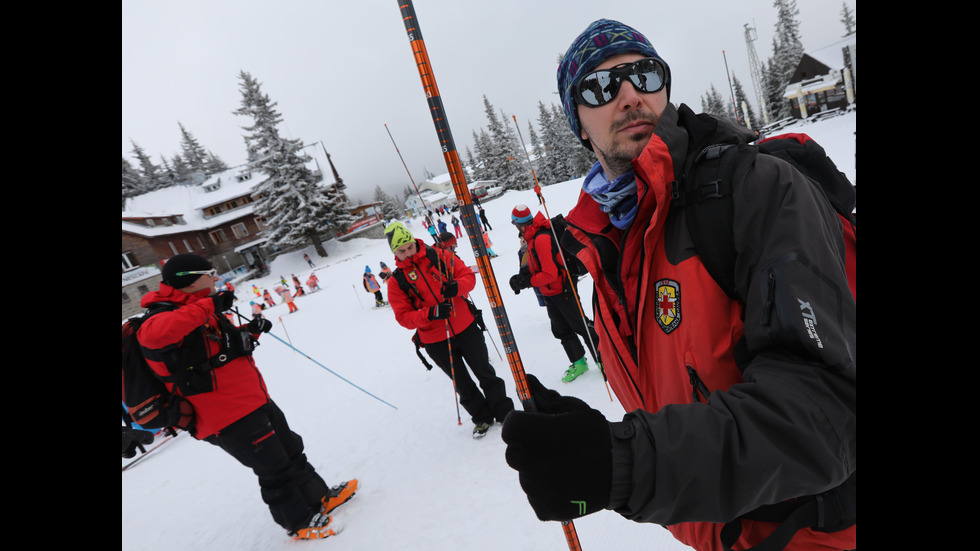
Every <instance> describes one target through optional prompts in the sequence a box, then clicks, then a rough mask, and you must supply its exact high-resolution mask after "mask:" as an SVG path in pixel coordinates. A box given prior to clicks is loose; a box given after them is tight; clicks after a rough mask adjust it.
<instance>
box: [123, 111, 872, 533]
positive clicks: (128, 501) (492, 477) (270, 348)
mask: <svg viewBox="0 0 980 551" xmlns="http://www.w3.org/2000/svg"><path fill="white" fill-rule="evenodd" d="M856 117H857V115H856V113H855V112H851V113H848V114H845V115H842V116H839V117H835V118H832V119H828V120H824V121H820V122H818V123H815V124H804V125H797V126H794V127H790V128H787V129H784V130H783V132H806V133H808V134H810V135H811V136H813V137H814V138H815V139H816V140H817V141H818V142H820V143H821V144H822V145H823V146H824V147H825V149H826V150H827V152H828V154H829V155H830V157H831V158H832V159H833V160H834V161H835V162H836V163H837V165H838V166H839V167H840V169H841V170H842V171H843V172H844V173H845V174H846V175H847V176H848V177H849V178H850V179H851V182H852V183H855V184H856V183H857V179H856V174H855V137H856ZM580 185H581V180H573V181H571V182H566V183H562V184H556V185H553V186H547V187H544V188H543V189H542V192H543V194H544V197H545V200H546V201H547V208H548V212H549V214H551V215H552V216H554V215H556V214H558V213H567V212H568V210H569V209H570V208H571V207H572V205H573V204H574V202H575V199H576V198H577V196H578V192H579V188H580ZM518 203H524V204H526V205H528V206H529V207H531V208H532V210H534V209H536V208H538V201H537V199H536V197H535V195H534V193H533V192H532V191H521V192H507V193H505V194H504V195H502V196H501V197H499V198H497V199H494V200H492V201H488V202H485V203H484V207H485V208H486V212H487V215H488V216H489V218H490V223H491V224H492V226H493V230H491V231H490V237H491V240H492V242H493V249H494V251H495V252H496V253H497V254H498V255H499V257H498V258H495V259H493V260H492V262H491V264H492V267H493V271H494V275H495V278H496V279H497V281H498V282H502V285H503V288H501V294H502V295H503V298H504V305H505V308H506V311H507V316H508V319H509V320H510V323H511V325H512V327H513V330H514V335H515V339H516V342H517V346H518V349H519V352H520V355H521V359H522V361H523V364H524V367H525V369H526V371H527V372H529V373H533V374H535V375H536V376H537V377H538V378H539V379H540V380H541V381H542V382H543V383H544V384H545V385H547V386H550V387H552V388H555V389H557V390H558V391H559V392H561V393H563V394H567V395H574V396H577V397H579V398H581V399H583V400H585V401H586V402H588V403H589V404H590V405H592V406H593V407H595V408H596V409H599V410H600V411H602V412H603V413H604V414H605V415H606V417H607V418H608V419H610V420H618V419H619V418H621V417H622V415H623V413H624V411H623V409H622V407H621V406H620V405H619V403H618V402H617V401H616V400H615V398H614V397H611V395H610V391H609V390H608V388H607V387H606V385H605V383H604V382H603V381H602V377H601V375H600V374H599V372H598V371H597V370H596V369H595V368H594V367H593V368H592V369H590V370H589V371H588V372H587V373H586V374H584V375H583V376H581V377H579V378H578V379H577V380H575V381H574V382H572V383H567V384H566V383H562V382H561V380H560V379H561V376H562V374H563V373H564V370H565V368H566V367H567V361H566V359H565V355H564V353H563V352H562V349H561V346H560V344H559V342H558V341H557V340H556V339H555V338H554V337H553V336H552V335H551V332H550V329H549V324H548V319H547V315H546V313H545V310H544V308H541V307H539V306H538V304H537V301H536V300H535V297H534V294H533V293H532V292H530V291H527V292H522V293H521V294H520V295H516V296H515V295H514V294H513V292H512V291H511V290H510V289H509V287H507V286H506V281H507V279H509V278H510V276H511V275H512V274H514V273H516V272H517V251H518V249H519V244H518V240H517V232H516V230H514V228H513V226H512V225H511V224H510V211H511V209H512V208H513V207H514V205H516V204H518ZM410 222H411V223H410V228H411V229H412V231H413V232H414V233H415V235H416V237H421V238H423V240H425V241H426V243H430V242H431V240H430V239H429V237H428V234H427V232H425V230H423V229H422V226H421V223H420V220H419V219H414V220H411V221H410ZM464 237H465V236H464ZM467 245H468V240H467V239H465V238H464V239H462V240H461V247H460V248H459V249H458V253H459V254H460V256H461V257H462V258H463V259H464V260H465V261H466V262H467V264H470V265H475V261H474V257H473V253H472V251H471V250H469V249H468V248H467ZM326 246H327V251H328V253H329V257H327V258H319V257H317V255H316V253H315V252H314V251H313V250H312V248H310V249H308V250H306V251H300V252H297V253H294V254H290V255H286V256H283V257H280V258H277V259H276V260H275V261H273V262H272V264H271V266H270V267H271V274H270V276H269V277H267V278H265V279H263V280H259V281H257V282H256V284H257V285H258V287H259V288H260V289H269V290H270V291H272V289H273V288H274V287H275V283H276V281H277V280H278V278H279V276H280V275H282V276H285V277H286V278H287V280H291V275H292V274H296V275H297V276H299V278H300V280H301V281H303V282H305V281H306V278H307V277H308V275H309V273H310V272H311V271H312V270H311V268H310V267H309V266H308V265H307V264H306V262H305V261H304V260H303V259H302V253H303V252H307V253H309V254H310V256H311V258H313V261H314V263H315V264H316V267H315V272H316V274H317V277H319V279H320V287H321V289H322V290H321V291H319V292H317V293H313V294H310V295H307V296H304V297H300V298H298V299H297V301H296V304H297V305H298V307H299V311H298V312H296V313H293V314H288V313H287V312H288V310H287V308H286V306H285V305H283V304H281V303H280V304H278V305H277V306H275V307H274V308H271V309H268V310H266V312H265V316H266V317H267V318H268V319H271V320H272V321H273V323H274V324H275V325H274V327H273V329H272V334H271V335H263V337H262V339H261V342H262V343H261V346H259V348H258V349H257V350H256V351H255V358H256V361H257V363H258V365H259V368H260V369H261V370H262V373H263V375H264V376H265V379H266V383H267V385H268V388H269V391H270V393H271V395H272V397H273V399H274V400H275V401H276V402H277V403H278V404H279V406H280V407H281V408H282V410H283V411H284V412H285V413H286V417H287V419H288V421H289V423H290V425H291V427H292V428H293V429H294V430H295V431H296V432H298V433H299V434H301V435H302V436H303V439H304V441H305V443H306V452H307V455H308V456H309V458H310V461H311V462H312V464H313V465H314V466H315V467H316V468H317V470H318V472H319V473H320V474H321V475H322V476H323V478H324V479H325V480H326V481H327V483H328V484H331V485H333V484H336V483H338V482H341V481H343V480H347V479H349V478H351V477H356V478H358V479H359V480H360V484H361V489H360V491H359V492H358V493H357V495H356V496H355V497H354V499H353V500H351V501H350V502H349V503H347V504H346V505H344V506H342V507H341V508H339V509H337V511H336V512H335V514H334V523H335V524H337V525H338V526H340V527H342V531H341V533H340V534H338V535H337V536H335V537H332V538H329V539H327V540H325V541H320V542H294V541H292V540H290V539H288V538H287V537H286V535H285V532H284V531H283V530H282V529H281V528H280V527H279V526H278V525H276V524H275V523H274V522H273V521H272V518H271V517H270V515H269V512H268V509H267V508H266V507H265V505H264V504H263V503H262V500H261V498H260V497H259V490H258V484H257V482H256V479H255V476H254V475H253V474H252V472H251V471H250V470H248V469H246V468H244V467H242V466H241V465H240V464H239V463H237V462H236V461H235V460H234V459H232V458H231V457H230V456H228V455H227V454H225V453H224V452H222V451H221V450H219V449H218V448H216V447H214V446H211V445H210V444H207V443H205V442H199V441H196V440H194V439H193V438H191V437H190V436H188V435H186V434H181V435H180V436H179V437H178V438H176V439H174V441H172V442H169V443H167V444H164V445H163V446H162V447H161V448H160V449H159V450H158V451H156V452H154V453H153V454H152V455H150V456H148V457H147V458H146V459H145V460H143V461H141V462H140V463H139V464H138V465H135V466H134V467H133V468H131V469H128V470H126V471H124V472H123V473H122V549H123V550H125V551H173V550H203V549H212V550H222V551H223V550H259V551H276V550H286V549H297V547H296V546H297V545H301V546H309V547H311V548H312V547H316V548H317V549H337V550H354V551H362V550H370V551H375V550H378V551H380V550H384V551H389V550H391V551H394V550H399V551H405V550H408V551H433V550H440V551H441V550H453V551H456V550H475V551H479V550H494V551H502V550H506V551H513V550H528V551H545V550H562V549H567V548H568V546H567V544H566V543H565V538H564V535H563V532H562V528H561V525H560V524H559V523H556V522H540V521H538V520H537V517H535V515H534V512H533V510H532V509H531V507H530V506H529V505H528V503H527V499H526V497H525V495H524V493H523V492H522V491H521V488H520V485H519V483H518V480H517V473H516V472H515V471H514V470H512V469H511V468H510V467H508V466H507V463H506V462H505V461H504V448H505V446H504V443H503V441H502V440H501V439H500V425H494V426H493V427H492V428H491V429H490V432H489V433H488V434H487V436H486V437H485V438H483V439H480V440H474V439H473V438H472V436H471V432H472V423H471V422H470V421H469V419H468V418H467V417H466V412H465V411H464V410H462V409H460V413H461V415H462V424H461V425H460V424H459V423H458V422H457V414H456V402H455V397H454V393H453V387H452V382H451V381H450V380H449V379H448V378H447V377H446V376H445V375H444V374H443V373H442V372H441V371H440V370H439V369H438V368H434V369H433V370H432V371H426V370H425V368H424V366H423V365H422V363H421V362H420V361H419V359H418V358H417V357H416V355H415V348H414V346H413V345H412V343H411V340H410V339H411V332H410V331H408V330H407V329H404V328H402V327H401V326H400V325H398V323H397V322H396V321H395V319H394V316H393V315H392V312H391V309H390V308H382V309H373V308H372V306H373V302H374V300H373V295H371V294H368V293H367V292H365V291H364V289H363V287H362V286H361V274H363V272H364V267H365V266H366V265H367V266H370V267H371V271H372V272H373V273H375V274H377V273H378V271H379V270H380V265H379V263H380V262H382V261H383V262H385V263H386V264H388V265H389V266H390V267H392V268H394V257H393V255H392V253H391V251H390V250H389V249H388V247H387V244H386V243H385V241H384V240H383V239H354V240H352V241H349V242H346V243H340V242H337V241H331V242H329V243H327V245H326ZM590 287H591V285H590V284H589V281H588V279H587V278H586V280H583V281H582V282H581V283H580V285H579V288H580V292H581V295H582V300H583V303H584V304H586V305H587V304H590V302H591V289H590ZM236 294H237V296H238V299H239V302H238V306H239V310H240V311H241V312H242V313H243V314H245V315H249V312H250V308H249V301H250V300H258V299H256V298H255V297H254V295H253V294H252V291H251V282H246V283H245V284H242V285H241V286H240V287H239V288H238V290H237V292H236ZM385 297H387V293H386V292H385ZM471 297H472V298H474V300H475V302H476V303H477V305H478V306H480V307H481V308H482V309H483V310H484V313H485V316H486V318H487V321H488V324H489V325H490V327H489V329H490V335H489V336H488V335H487V334H486V333H484V335H485V336H488V338H489V339H490V340H492V341H493V344H489V343H488V345H489V346H488V347H489V349H490V356H491V359H492V363H493V364H494V366H495V367H496V369H497V373H498V375H500V376H501V378H503V379H504V381H505V382H506V384H507V389H508V394H509V395H510V396H511V397H512V398H514V401H515V403H516V404H518V407H520V406H519V401H518V400H517V393H516V391H515V389H514V381H513V378H512V377H511V373H510V368H509V365H508V363H507V361H506V358H504V359H501V357H500V356H499V355H498V354H503V351H502V350H501V346H500V338H499V335H498V334H497V332H496V327H495V326H493V323H492V318H491V316H490V315H489V313H490V308H489V305H488V302H487V299H486V295H485V292H484V290H483V284H482V282H480V281H479V277H478V283H477V286H476V289H475V291H474V292H473V293H472V294H471ZM277 302H278V298H277ZM590 317H591V314H590ZM272 335H275V336H277V337H279V338H280V339H282V340H284V341H286V342H289V343H292V346H293V347H295V349H294V348H290V346H287V345H286V344H284V343H283V342H281V341H279V340H277V339H276V338H274V337H273V336H272ZM314 360H315V361H314ZM318 363H319V364H322V365H323V366H326V367H327V368H329V369H330V370H332V371H334V372H335V373H336V374H337V375H340V376H342V377H343V378H344V379H346V380H347V381H349V383H348V382H345V381H344V380H342V379H341V378H339V377H338V376H336V375H335V374H333V373H331V372H330V371H328V370H327V369H324V367H321V366H320V365H318ZM430 363H431V362H430ZM350 383H353V384H350ZM353 385H357V387H360V388H361V389H363V390H364V391H366V392H364V391H362V390H359V389H358V388H356V387H355V386H353ZM368 393H370V394H373V395H374V396H376V397H377V398H380V399H381V400H384V402H388V403H389V404H391V405H393V406H394V407H391V406H389V405H386V404H385V403H383V402H382V401H380V400H379V399H376V398H375V397H372V396H371V395H369V394H368ZM396 408H397V409H396ZM569 460H570V461H574V459H573V458H570V459H569ZM129 461H130V460H126V459H123V460H122V463H123V465H126V464H127V463H128V462H129ZM575 528H576V530H577V532H578V536H579V540H580V542H581V544H582V548H583V549H584V550H588V551H595V550H617V551H619V550H626V549H644V550H648V551H658V550H680V549H687V547H686V546H684V545H681V544H680V543H678V542H676V541H675V540H674V539H673V538H672V537H671V536H670V534H669V533H668V532H667V531H666V530H665V529H663V528H662V527H660V526H657V525H650V524H637V523H633V522H630V521H628V520H626V519H624V518H622V517H620V516H619V515H617V514H616V513H613V512H611V511H605V512H601V513H597V514H593V515H590V516H587V517H583V518H581V519H578V520H576V521H575Z"/></svg>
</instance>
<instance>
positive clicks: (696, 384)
mask: <svg viewBox="0 0 980 551" xmlns="http://www.w3.org/2000/svg"><path fill="white" fill-rule="evenodd" d="M685 367H687V375H688V377H690V380H691V388H692V390H691V398H693V399H694V401H695V402H700V401H701V399H700V398H699V397H698V394H699V393H700V394H701V396H704V399H705V401H707V399H708V395H709V394H711V391H710V390H708V385H706V384H704V381H702V380H701V376H700V375H698V372H697V371H696V370H695V369H694V368H693V367H691V366H690V365H687V366H685Z"/></svg>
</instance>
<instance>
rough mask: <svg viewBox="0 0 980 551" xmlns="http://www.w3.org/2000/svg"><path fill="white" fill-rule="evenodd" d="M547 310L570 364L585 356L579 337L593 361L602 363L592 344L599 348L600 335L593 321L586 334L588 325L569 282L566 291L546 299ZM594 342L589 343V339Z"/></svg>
mask: <svg viewBox="0 0 980 551" xmlns="http://www.w3.org/2000/svg"><path fill="white" fill-rule="evenodd" d="M544 303H545V308H546V309H547V310H548V319H550V320H551V334H552V335H554V336H555V338H556V339H558V340H559V341H561V346H562V348H564V349H565V355H566V356H568V361H569V363H574V362H575V361H576V360H578V359H580V358H581V357H582V356H585V348H584V347H583V346H582V342H581V341H579V336H581V337H582V340H584V341H585V346H587V347H588V348H589V352H590V353H592V359H593V360H595V361H597V362H601V361H602V359H601V358H599V354H598V352H596V350H595V349H594V348H593V347H592V343H595V345H596V346H599V335H598V334H596V332H595V329H594V328H593V326H592V321H591V320H589V321H588V333H586V323H585V321H584V319H585V318H584V316H583V314H582V312H580V311H579V307H578V302H577V301H576V300H575V295H573V294H572V292H571V290H569V288H568V285H567V282H566V285H565V290H564V291H562V292H561V293H559V294H557V295H554V296H550V297H549V296H546V297H544ZM590 336H591V337H592V342H591V343H590V342H589V337H590Z"/></svg>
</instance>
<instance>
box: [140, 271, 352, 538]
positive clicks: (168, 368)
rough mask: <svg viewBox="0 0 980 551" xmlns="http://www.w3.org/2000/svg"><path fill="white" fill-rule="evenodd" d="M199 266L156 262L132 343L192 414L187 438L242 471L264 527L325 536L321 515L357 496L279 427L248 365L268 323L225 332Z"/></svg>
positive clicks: (277, 414)
mask: <svg viewBox="0 0 980 551" xmlns="http://www.w3.org/2000/svg"><path fill="white" fill-rule="evenodd" d="M216 272H217V270H215V269H214V268H213V267H212V266H211V263H210V262H208V261H207V259H205V258H203V257H200V256H198V255H194V254H180V255H177V256H174V257H172V258H171V259H170V260H168V261H167V262H166V264H164V266H163V270H162V281H161V282H160V286H159V289H158V290H157V291H151V292H149V293H147V294H146V295H144V296H143V299H142V301H141V305H142V306H143V307H144V308H147V309H149V310H150V311H151V312H153V311H154V310H159V311H158V312H156V313H154V314H153V315H152V316H150V317H149V318H148V319H147V320H146V321H145V322H144V323H143V324H142V326H140V329H139V332H138V333H137V339H138V340H139V343H140V347H141V350H142V352H143V355H144V356H145V357H146V360H147V363H148V364H149V365H150V368H151V369H153V371H154V372H155V373H156V374H157V375H159V376H160V377H161V378H163V379H164V381H165V382H166V383H167V387H168V389H170V391H171V392H175V393H177V394H179V395H181V396H183V397H184V399H186V400H187V401H188V402H190V403H191V405H192V406H193V408H194V422H193V428H192V432H191V434H192V435H193V436H194V438H197V439H198V440H204V441H206V442H208V443H211V444H213V445H215V446H218V447H220V448H221V449H223V450H224V451H226V452H227V453H228V454H229V455H231V456H232V457H234V458H235V459H237V460H238V461H239V462H241V463H242V465H245V466H246V467H248V468H250V469H252V470H253V471H254V472H255V474H256V476H257V477H258V479H259V488H260V489H261V494H262V500H263V501H264V502H265V503H266V504H267V505H268V506H269V511H270V512H271V513H272V518H273V520H275V522H276V523H277V524H279V525H280V526H282V527H283V528H285V529H286V531H287V534H288V535H289V536H290V537H293V538H295V539H318V538H325V537H328V536H331V535H333V534H334V530H333V529H332V528H331V527H330V520H331V517H330V516H329V515H328V513H329V512H330V511H332V510H333V509H335V508H336V507H337V506H338V505H340V504H342V503H344V502H346V501H347V500H348V499H350V498H351V497H352V496H353V495H354V492H356V491H357V480H356V479H353V480H350V481H348V482H345V483H343V484H340V485H338V486H335V487H333V488H328V487H327V484H326V483H325V482H324V481H323V479H322V478H320V475H318V474H317V473H316V470H315V469H314V468H313V465H311V464H310V463H309V461H308V460H307V458H306V454H305V453H304V451H303V449H304V447H303V439H302V438H301V437H300V435H299V434H296V433H295V432H293V431H292V430H291V429H290V428H289V425H288V424H287V422H286V417H285V415H284V414H283V412H282V411H281V410H280V409H279V407H278V406H277V405H276V404H275V402H273V401H272V399H271V398H270V397H269V393H268V390H267V389H266V386H265V381H264V380H263V378H262V374H261V373H259V370H258V367H256V365H255V360H254V359H253V358H252V350H253V349H254V347H255V345H256V342H257V338H258V335H259V334H260V333H264V332H268V331H269V330H270V329H271V328H272V322H270V321H269V320H267V319H264V318H255V319H253V320H252V321H250V322H249V323H248V325H246V326H244V327H235V326H234V325H232V324H231V323H230V322H229V321H228V320H227V318H226V317H225V316H224V315H222V312H225V311H226V310H229V309H230V308H231V307H232V304H233V302H234V300H235V295H234V294H233V293H232V292H231V291H221V292H218V293H214V290H215V289H214V286H215V283H216V282H217V281H218V279H219V278H217V277H216Z"/></svg>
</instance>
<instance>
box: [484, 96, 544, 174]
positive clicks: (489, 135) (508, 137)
mask: <svg viewBox="0 0 980 551" xmlns="http://www.w3.org/2000/svg"><path fill="white" fill-rule="evenodd" d="M483 107H484V112H485V113H486V116H487V129H486V132H483V131H482V130H481V135H480V137H479V139H478V140H477V144H476V146H477V155H478V156H479V157H478V162H480V163H482V164H483V169H484V170H485V174H486V177H487V179H489V180H496V181H497V185H499V186H500V187H502V188H503V189H504V190H509V189H527V188H529V187H531V186H530V184H529V183H528V181H529V180H530V173H529V172H528V171H527V167H526V164H525V163H524V162H522V161H521V159H522V158H523V156H522V155H521V154H520V151H521V149H520V143H519V142H518V140H517V135H516V134H515V133H514V130H513V129H512V128H510V127H509V125H508V124H507V121H506V119H503V118H502V117H498V115H497V111H496V110H495V109H494V107H493V105H491V104H490V100H488V99H487V97H486V96H483Z"/></svg>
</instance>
